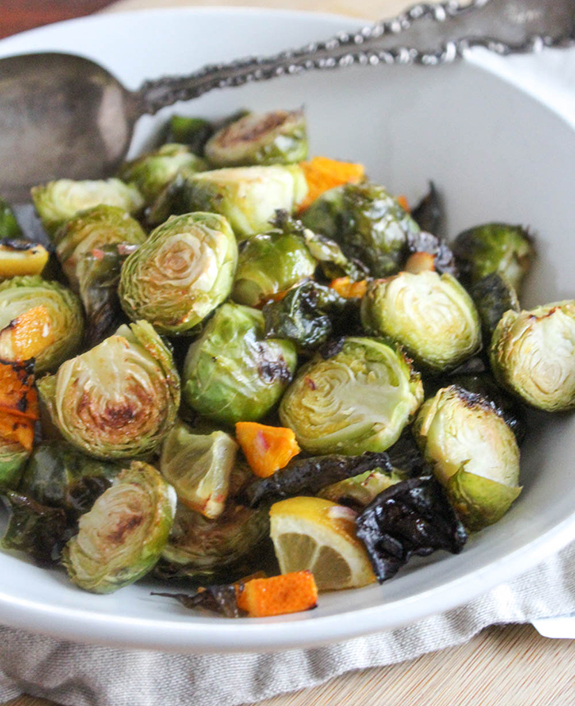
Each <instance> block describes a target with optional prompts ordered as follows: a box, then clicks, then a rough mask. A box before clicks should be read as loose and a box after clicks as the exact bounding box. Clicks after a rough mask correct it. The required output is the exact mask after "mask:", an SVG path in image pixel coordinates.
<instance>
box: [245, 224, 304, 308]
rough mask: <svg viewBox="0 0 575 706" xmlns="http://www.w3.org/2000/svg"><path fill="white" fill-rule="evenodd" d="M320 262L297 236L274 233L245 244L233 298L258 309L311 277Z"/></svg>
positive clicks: (259, 236) (262, 235) (260, 236)
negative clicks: (275, 296)
mask: <svg viewBox="0 0 575 706" xmlns="http://www.w3.org/2000/svg"><path fill="white" fill-rule="evenodd" d="M316 265H317V263H316V261H315V260H314V258H313V257H312V256H311V255H310V253H309V250H308V248H307V247H306V245H305V244H304V242H303V241H302V240H301V239H300V238H298V237H297V236H296V235H293V234H291V233H286V232H282V231H270V232H269V233H264V234H261V235H255V236H254V237H253V238H252V239H251V240H248V241H246V242H244V243H243V246H242V247H240V253H239V257H238V269H237V272H236V279H235V282H234V288H233V290H232V298H233V299H234V301H236V302H238V303H239V304H246V305H247V306H258V305H260V304H262V303H264V302H266V301H267V300H269V299H271V298H273V295H275V294H278V293H279V292H284V291H285V290H287V289H289V288H290V287H293V286H294V285H296V284H299V283H300V282H302V281H304V280H306V279H308V278H309V277H311V276H312V275H313V274H314V272H315V268H316Z"/></svg>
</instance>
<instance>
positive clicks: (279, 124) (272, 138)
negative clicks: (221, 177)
mask: <svg viewBox="0 0 575 706" xmlns="http://www.w3.org/2000/svg"><path fill="white" fill-rule="evenodd" d="M205 156H206V158H207V159H208V160H209V161H210V162H211V163H212V164H213V165H214V166H215V167H242V166H249V165H254V164H265V165H268V164H290V163H292V162H301V161H302V160H304V159H305V158H306V157H307V135H306V125H305V118H304V115H303V112H302V111H301V110H294V111H287V110H276V111H274V112H272V113H265V114H263V115H257V114H255V113H248V114H247V115H245V116H244V117H242V118H240V119H239V120H236V121H235V122H233V123H231V124H229V125H227V126H225V127H223V128H222V129H221V130H219V131H218V132H216V134H215V135H214V136H213V137H211V138H210V139H209V140H208V142H207V143H206V146H205Z"/></svg>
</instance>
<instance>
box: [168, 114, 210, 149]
mask: <svg viewBox="0 0 575 706" xmlns="http://www.w3.org/2000/svg"><path fill="white" fill-rule="evenodd" d="M213 132H214V128H213V127H212V124H211V123H210V122H209V121H208V120H203V119H202V118H188V117H187V116H185V115H172V117H171V118H170V125H169V134H168V142H178V143H180V144H183V145H187V146H188V147H189V148H190V151H191V152H193V153H194V154H197V155H200V156H201V155H203V153H204V145H205V144H206V142H207V141H208V140H209V138H210V137H211V135H212V134H213Z"/></svg>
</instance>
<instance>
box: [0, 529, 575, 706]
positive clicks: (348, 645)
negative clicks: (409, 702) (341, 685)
mask: <svg viewBox="0 0 575 706" xmlns="http://www.w3.org/2000/svg"><path fill="white" fill-rule="evenodd" d="M574 611H575V543H574V544H571V545H569V546H568V547H567V548H566V549H564V550H563V551H562V552H560V553H559V554H557V555H555V556H554V557H553V558H551V559H548V560H547V561H546V562H544V563H542V564H540V565H538V566H537V567H536V568H534V569H531V570H530V571H528V572H526V573H525V574H523V575H522V576H520V577H519V578H517V579H515V580H514V581H513V582H511V583H508V584H503V585H501V586H499V587H497V588H495V589H494V590H492V591H491V592H490V593H487V594H486V595H484V596H482V597H481V598H477V599H476V600H474V601H472V602H471V603H469V604H468V605H465V606H463V607H461V608H456V609H455V610H451V611H449V612H447V613H444V614H443V615H436V616H432V617H430V618H427V619H425V620H422V621H420V622H418V623H415V624H413V625H409V626H408V627H405V628H401V629H399V630H392V631H389V632H384V633H380V634H377V635H370V636H367V637H361V638H356V639H354V640H350V641H348V642H342V643H340V644H336V645H330V646H327V647H319V648H316V649H310V650H289V651H286V652H276V653H271V654H270V653H268V654H252V653H246V654H231V655H229V654H226V655H224V654H221V655H214V654H210V655H174V654H162V653H156V652H146V651H139V650H124V649H114V648H109V647H98V646H94V645H77V644H74V643H72V642H62V641H60V640H57V639H54V638H51V637H46V636H43V635H30V634H28V633H25V632H22V631H19V630H14V629H12V628H8V627H0V644H1V645H2V648H1V649H0V701H2V702H4V701H7V700H8V699H12V698H14V697H16V696H19V695H20V694H22V693H27V694H32V695H34V696H42V697H45V698H49V699H53V700H54V701H56V702H58V703H60V704H65V705H66V706H184V705H185V706H189V704H190V703H192V702H193V704H194V706H212V705H213V706H235V705H236V704H242V703H253V702H255V701H259V700H261V699H265V698H269V697H271V696H275V695H277V694H281V693H285V692H288V691H295V690H297V689H302V688H304V687H310V686H315V685H317V684H321V683H322V682H324V681H327V680H328V679H331V678H332V677H335V676H337V675H339V674H343V673H344V672H349V671H351V670H354V669H365V668H367V667H380V666H383V665H388V664H394V663H397V662H402V661H405V660H410V659H414V658H416V657H419V656H420V655H422V654H424V653H426V652H432V651H434V650H439V649H442V648H444V647H450V646H454V645H459V644H461V643H463V642H466V641H467V640H469V639H470V638H471V637H473V636H474V635H476V634H477V633H478V632H480V631H481V630H482V629H483V628H485V627H487V626H488V625H494V624H502V623H529V622H531V621H532V620H535V619H537V618H543V617H551V616H559V615H564V614H566V613H570V612H574Z"/></svg>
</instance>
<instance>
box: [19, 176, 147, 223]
mask: <svg viewBox="0 0 575 706" xmlns="http://www.w3.org/2000/svg"><path fill="white" fill-rule="evenodd" d="M32 200H33V201H34V206H36V211H38V215H39V216H40V219H41V221H42V225H43V226H44V228H45V229H46V231H47V232H48V234H49V235H51V236H52V235H54V234H55V232H56V231H57V229H58V228H59V227H60V226H61V225H62V224H64V223H65V222H66V221H67V220H69V219H70V218H72V217H73V216H75V215H77V214H78V213H79V212H80V211H85V210H86V209H88V208H92V207H93V206H99V205H100V204H104V205H107V206H119V207H120V208H122V209H123V210H124V211H128V212H129V213H136V212H137V211H139V210H140V209H141V208H142V206H143V205H144V200H143V198H142V194H140V192H139V191H138V189H137V188H136V187H135V186H133V185H132V184H124V182H123V181H120V179H107V180H105V181H104V180H102V181H73V180H72V179H59V180H58V181H51V182H49V183H48V184H43V185H42V186H34V187H33V188H32Z"/></svg>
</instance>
